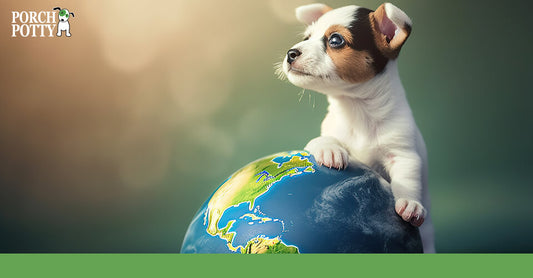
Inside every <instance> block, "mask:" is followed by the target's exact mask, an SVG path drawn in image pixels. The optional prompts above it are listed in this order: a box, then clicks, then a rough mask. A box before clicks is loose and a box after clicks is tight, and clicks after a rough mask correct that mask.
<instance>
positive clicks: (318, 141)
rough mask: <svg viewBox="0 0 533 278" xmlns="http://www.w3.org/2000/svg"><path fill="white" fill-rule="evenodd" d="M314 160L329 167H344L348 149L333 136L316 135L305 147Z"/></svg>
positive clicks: (346, 165) (346, 163) (346, 161)
mask: <svg viewBox="0 0 533 278" xmlns="http://www.w3.org/2000/svg"><path fill="white" fill-rule="evenodd" d="M305 149H306V150H307V151H309V152H310V153H311V154H312V155H313V156H314V157H315V160H316V162H318V163H319V164H320V165H324V166H326V167H329V168H337V169H345V168H346V167H348V162H349V160H350V157H349V154H348V151H347V150H346V149H345V148H344V147H343V146H341V144H340V143H339V141H338V140H337V139H335V138H333V137H317V138H315V139H313V140H311V141H309V143H308V144H307V146H306V147H305Z"/></svg>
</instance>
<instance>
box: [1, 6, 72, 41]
mask: <svg viewBox="0 0 533 278" xmlns="http://www.w3.org/2000/svg"><path fill="white" fill-rule="evenodd" d="M56 10H58V11H59V13H58V14H57V19H58V21H56V12H55V11H56ZM11 15H12V21H11V37H23V38H26V37H32V38H36V37H40V38H44V37H53V36H54V29H55V28H57V32H56V33H55V34H56V36H58V37H61V36H62V34H63V31H64V33H65V36H67V37H70V36H72V34H71V33H70V23H69V18H70V16H71V15H72V17H74V13H72V12H69V10H67V9H61V8H60V7H55V8H54V9H53V10H52V11H38V12H37V11H12V12H11ZM56 23H57V24H56Z"/></svg>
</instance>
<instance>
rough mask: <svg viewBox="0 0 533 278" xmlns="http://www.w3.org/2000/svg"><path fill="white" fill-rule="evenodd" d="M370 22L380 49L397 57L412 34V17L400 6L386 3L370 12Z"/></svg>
mask: <svg viewBox="0 0 533 278" xmlns="http://www.w3.org/2000/svg"><path fill="white" fill-rule="evenodd" d="M370 23H371V25H372V29H373V31H374V39H375V40H376V45H377V46H378V48H379V50H381V52H382V53H383V54H384V55H385V56H386V57H387V58H389V59H396V58H397V57H398V54H400V49H401V48H402V45H403V44H404V43H405V41H406V40H407V37H409V34H411V24H412V23H411V19H410V18H409V17H408V16H407V15H406V14H405V13H404V12H403V11H402V10H400V9H399V8H398V7H396V6H394V5H393V4H391V3H384V4H382V5H381V6H379V7H378V8H377V10H376V11H375V12H372V13H370Z"/></svg>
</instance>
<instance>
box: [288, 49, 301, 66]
mask: <svg viewBox="0 0 533 278" xmlns="http://www.w3.org/2000/svg"><path fill="white" fill-rule="evenodd" d="M300 55H302V52H300V50H298V49H296V48H293V49H290V50H289V51H288V52H287V62H288V63H289V64H292V62H294V60H296V58H298V56H300Z"/></svg>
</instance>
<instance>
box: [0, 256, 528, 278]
mask: <svg viewBox="0 0 533 278" xmlns="http://www.w3.org/2000/svg"><path fill="white" fill-rule="evenodd" d="M532 262H533V255H532V254H425V255H424V254H418V255H407V254H396V255H393V254H386V255H359V254H303V255H232V254H202V255H195V254H194V255H190V254H187V255H186V254H0V276H1V277H48V276H49V277H108V276H113V277H154V276H163V277H208V276H207V275H209V276H211V275H213V276H214V277H215V276H216V277H243V276H245V277H254V278H255V277H271V278H276V277H288V275H297V277H306V276H310V277H327V278H333V277H339V274H342V275H343V276H344V275H349V277H382V276H383V275H392V276H391V277H394V278H396V277H434V276H439V277H441V276H446V277H466V276H470V277H486V276H490V277H495V276H498V277H522V276H523V277H526V275H527V276H529V275H531V267H530V265H531V263H532ZM367 275H368V276H367ZM510 275H511V276H510Z"/></svg>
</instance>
